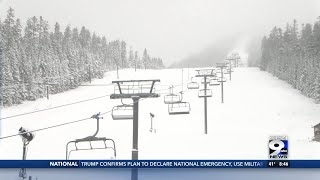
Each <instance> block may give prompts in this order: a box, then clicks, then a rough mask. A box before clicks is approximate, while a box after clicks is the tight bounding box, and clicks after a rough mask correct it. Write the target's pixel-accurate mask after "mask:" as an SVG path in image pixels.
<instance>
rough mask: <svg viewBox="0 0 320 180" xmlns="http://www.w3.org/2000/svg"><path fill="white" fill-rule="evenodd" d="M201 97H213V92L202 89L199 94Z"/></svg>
mask: <svg viewBox="0 0 320 180" xmlns="http://www.w3.org/2000/svg"><path fill="white" fill-rule="evenodd" d="M198 96H199V97H212V90H211V89H207V90H205V89H200V90H199V93H198Z"/></svg>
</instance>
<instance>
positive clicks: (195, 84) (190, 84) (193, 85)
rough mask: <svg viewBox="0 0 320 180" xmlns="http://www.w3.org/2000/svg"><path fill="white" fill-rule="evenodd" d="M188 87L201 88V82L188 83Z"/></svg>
mask: <svg viewBox="0 0 320 180" xmlns="http://www.w3.org/2000/svg"><path fill="white" fill-rule="evenodd" d="M187 87H188V89H199V84H198V83H197V82H190V83H188V86H187Z"/></svg>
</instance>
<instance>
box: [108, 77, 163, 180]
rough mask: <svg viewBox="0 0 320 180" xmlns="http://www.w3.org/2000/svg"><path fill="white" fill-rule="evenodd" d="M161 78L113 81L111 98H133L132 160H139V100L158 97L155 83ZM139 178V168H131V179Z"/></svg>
mask: <svg viewBox="0 0 320 180" xmlns="http://www.w3.org/2000/svg"><path fill="white" fill-rule="evenodd" d="M156 82H160V80H159V79H153V80H126V81H112V83H114V84H115V89H114V93H113V94H111V95H110V99H129V98H131V99H132V100H133V129H132V132H133V134H132V141H133V142H132V160H138V158H139V156H138V155H139V151H138V137H139V136H138V135H139V134H138V127H139V100H140V98H158V97H160V95H159V94H156V93H155V83H156ZM137 179H138V169H136V168H133V169H132V170H131V180H137Z"/></svg>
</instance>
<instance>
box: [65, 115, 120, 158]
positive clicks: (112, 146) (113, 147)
mask: <svg viewBox="0 0 320 180" xmlns="http://www.w3.org/2000/svg"><path fill="white" fill-rule="evenodd" d="M91 118H93V119H96V120H97V130H96V132H95V134H94V135H92V136H88V137H85V138H82V139H76V140H74V141H69V142H68V143H67V145H66V159H67V160H69V158H70V155H71V153H72V152H75V151H91V150H97V149H105V150H109V149H111V150H112V151H113V156H114V158H116V157H117V151H116V144H115V142H114V140H113V139H110V138H106V137H96V135H97V134H98V132H99V120H100V119H102V117H100V113H98V114H96V115H93V116H92V117H91ZM99 141H100V142H103V146H102V147H93V146H92V142H99ZM107 142H110V143H111V144H110V143H109V144H110V145H109V144H108V143H107ZM79 143H88V144H89V147H88V148H79V147H78V144H79ZM70 144H73V145H74V149H71V150H69V145H70ZM107 152H108V151H107Z"/></svg>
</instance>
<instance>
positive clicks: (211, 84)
mask: <svg viewBox="0 0 320 180" xmlns="http://www.w3.org/2000/svg"><path fill="white" fill-rule="evenodd" d="M209 85H210V86H219V85H220V83H219V82H218V81H217V80H211V81H210V84H209Z"/></svg>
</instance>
